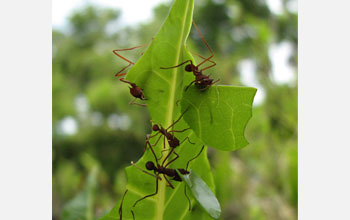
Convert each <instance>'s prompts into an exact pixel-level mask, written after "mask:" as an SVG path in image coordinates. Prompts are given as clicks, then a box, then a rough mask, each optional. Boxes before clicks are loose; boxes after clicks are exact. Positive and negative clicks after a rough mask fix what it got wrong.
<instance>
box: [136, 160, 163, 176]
mask: <svg viewBox="0 0 350 220" xmlns="http://www.w3.org/2000/svg"><path fill="white" fill-rule="evenodd" d="M131 165H133V166H135V167H136V168H137V169H139V170H141V171H142V172H144V173H145V174H148V175H150V176H153V177H155V178H157V179H159V180H162V178H161V177H160V176H158V175H153V174H152V173H149V172H147V171H146V170H144V169H142V168H140V167H138V166H137V165H136V164H135V163H134V161H131Z"/></svg>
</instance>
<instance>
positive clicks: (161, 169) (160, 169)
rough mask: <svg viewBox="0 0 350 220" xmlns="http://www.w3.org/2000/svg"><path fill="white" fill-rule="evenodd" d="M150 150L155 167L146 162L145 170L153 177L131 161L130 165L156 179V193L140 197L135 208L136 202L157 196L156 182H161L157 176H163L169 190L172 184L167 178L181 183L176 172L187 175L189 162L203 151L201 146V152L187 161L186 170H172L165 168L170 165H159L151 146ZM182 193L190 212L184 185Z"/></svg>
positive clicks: (150, 162) (151, 163)
mask: <svg viewBox="0 0 350 220" xmlns="http://www.w3.org/2000/svg"><path fill="white" fill-rule="evenodd" d="M150 148H151V150H152V153H153V156H154V158H155V160H156V165H155V164H154V163H153V162H152V161H148V162H147V163H146V165H145V166H146V169H147V170H149V171H153V172H154V175H153V174H151V173H149V172H147V171H145V170H143V169H142V168H140V167H138V166H136V164H135V163H134V162H133V161H131V164H132V165H133V166H135V167H136V168H137V169H139V170H141V171H142V172H144V173H146V174H148V175H151V176H153V177H155V178H156V191H155V193H152V194H150V195H146V196H144V197H142V198H141V199H138V200H137V201H136V202H135V203H134V205H133V207H135V206H136V204H137V203H138V202H140V201H142V200H144V199H146V198H148V197H151V196H154V195H157V194H158V181H159V180H162V179H161V177H160V176H159V175H160V174H162V175H163V177H164V179H165V180H166V181H167V183H168V186H169V187H170V188H172V189H174V186H173V184H171V182H170V181H169V180H168V178H167V177H169V178H172V179H171V180H175V181H177V182H182V179H181V177H180V175H179V174H178V173H177V171H176V170H178V171H179V172H180V173H181V174H182V175H188V174H190V172H189V171H188V166H189V163H190V162H191V161H193V160H194V159H196V158H197V157H199V155H200V154H201V153H202V151H203V149H204V145H203V146H202V148H201V150H200V151H199V153H198V154H197V155H196V156H195V157H194V158H192V159H190V160H189V161H187V164H186V169H172V168H167V167H168V166H169V164H170V163H168V164H167V165H165V166H163V165H160V164H159V163H158V159H157V157H156V155H155V153H154V151H153V149H152V146H150ZM163 163H164V161H163ZM184 193H185V196H186V198H187V200H188V202H189V210H191V200H190V199H189V198H188V196H187V194H186V185H185V191H184Z"/></svg>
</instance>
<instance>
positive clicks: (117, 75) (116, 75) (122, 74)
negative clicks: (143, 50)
mask: <svg viewBox="0 0 350 220" xmlns="http://www.w3.org/2000/svg"><path fill="white" fill-rule="evenodd" d="M131 65H132V64H129V65H127V66H126V67H124V68H123V69H121V70H120V71H119V72H117V73H116V74H115V75H114V76H115V77H119V76H125V75H126V73H121V72H123V71H124V70H126V69H127V68H128V67H129V66H131Z"/></svg>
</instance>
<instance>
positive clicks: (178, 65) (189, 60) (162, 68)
mask: <svg viewBox="0 0 350 220" xmlns="http://www.w3.org/2000/svg"><path fill="white" fill-rule="evenodd" d="M187 62H190V63H191V65H193V64H192V60H186V61H184V62H182V63H180V64H178V65H176V66H171V67H161V69H163V70H164V69H173V68H177V67H179V66H182V65H184V64H185V63H187Z"/></svg>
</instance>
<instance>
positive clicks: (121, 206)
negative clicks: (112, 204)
mask: <svg viewBox="0 0 350 220" xmlns="http://www.w3.org/2000/svg"><path fill="white" fill-rule="evenodd" d="M127 192H128V189H126V190H125V192H124V195H123V198H122V202H121V203H120V207H119V217H120V220H122V219H123V202H124V198H125V195H126V193H127Z"/></svg>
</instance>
